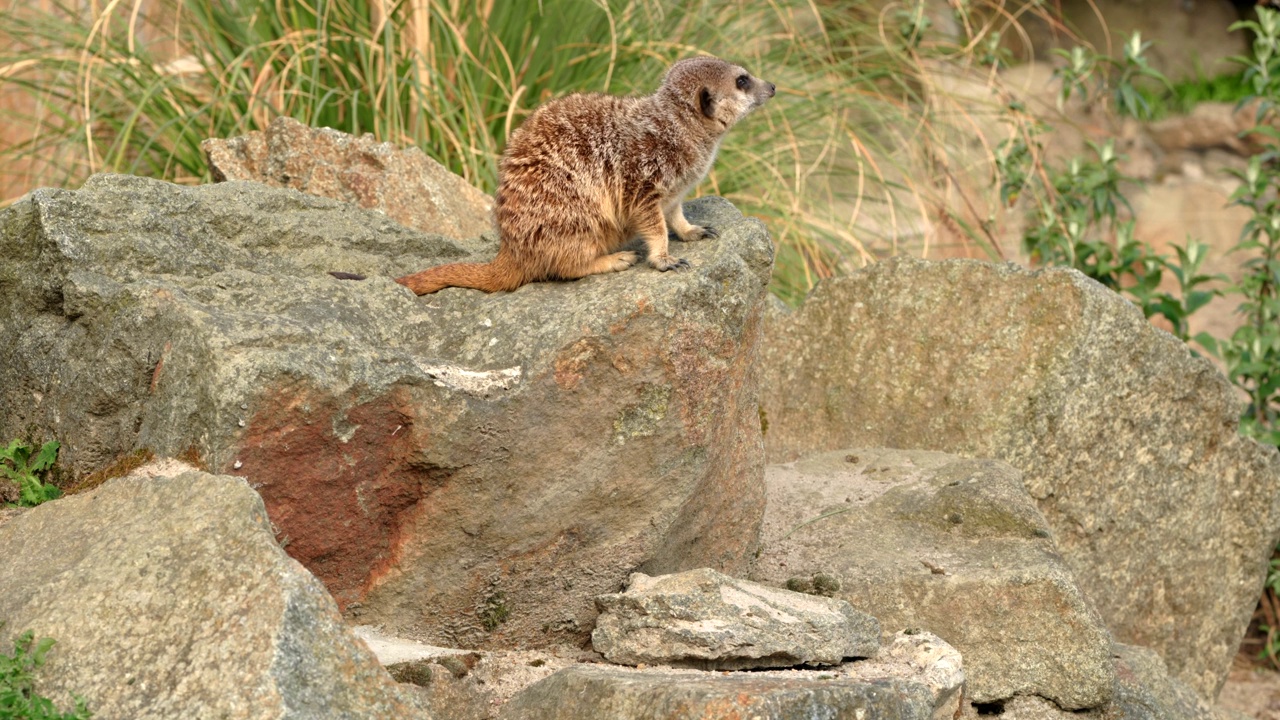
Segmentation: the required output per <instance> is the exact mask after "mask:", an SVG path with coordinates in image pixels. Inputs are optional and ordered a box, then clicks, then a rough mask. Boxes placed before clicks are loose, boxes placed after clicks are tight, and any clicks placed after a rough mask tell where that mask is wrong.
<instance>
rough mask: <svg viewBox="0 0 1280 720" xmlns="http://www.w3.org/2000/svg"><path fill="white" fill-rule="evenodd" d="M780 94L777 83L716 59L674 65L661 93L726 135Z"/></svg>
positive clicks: (682, 61) (689, 59)
mask: <svg viewBox="0 0 1280 720" xmlns="http://www.w3.org/2000/svg"><path fill="white" fill-rule="evenodd" d="M776 91H777V88H776V87H775V86H774V84H773V83H771V82H766V81H764V80H761V79H760V78H758V77H755V76H753V75H752V74H751V73H749V72H747V71H746V69H745V68H743V67H741V66H739V65H734V64H733V63H729V62H725V61H724V60H721V59H719V58H714V57H694V58H687V59H684V60H681V61H679V62H677V63H676V64H675V65H672V66H671V69H670V70H668V71H667V75H666V77H665V78H663V80H662V88H661V89H660V90H659V91H658V92H659V93H660V94H663V95H666V96H668V97H669V98H670V99H672V100H674V101H675V102H676V103H678V104H679V105H681V106H684V107H688V108H690V109H691V110H692V111H693V112H694V113H695V114H696V115H697V116H698V117H700V118H701V120H702V121H703V122H704V123H707V124H709V125H710V126H712V129H713V130H714V131H715V132H716V133H717V134H723V133H725V132H727V131H728V130H729V128H731V127H733V126H734V124H735V123H737V122H738V121H739V120H741V119H742V118H744V117H746V115H747V113H750V112H751V111H752V110H755V109H756V108H758V107H760V106H761V105H763V104H764V102H765V101H766V100H768V99H769V98H771V97H773V94H774V92H776Z"/></svg>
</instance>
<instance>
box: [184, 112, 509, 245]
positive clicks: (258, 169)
mask: <svg viewBox="0 0 1280 720" xmlns="http://www.w3.org/2000/svg"><path fill="white" fill-rule="evenodd" d="M200 147H201V149H203V150H204V153H205V157H206V158H207V159H208V161H209V173H210V174H211V175H212V176H213V179H214V180H215V181H216V182H226V181H228V180H250V181H253V182H260V183H264V184H267V185H272V186H275V187H286V188H293V189H294V190H301V191H302V192H305V193H309V194H311V195H318V196H320V197H327V198H332V199H334V200H343V201H346V202H349V203H354V204H356V205H359V206H360V207H362V208H369V209H371V210H379V211H381V212H383V213H385V214H386V215H387V217H389V218H391V219H392V220H395V221H396V222H398V223H400V224H401V225H404V226H406V227H411V228H414V229H417V230H421V231H423V232H429V233H436V234H438V235H444V236H445V237H450V238H470V237H475V236H478V235H480V234H481V233H483V232H485V231H486V230H489V229H491V228H492V227H493V220H492V216H493V198H491V197H489V196H488V195H486V194H484V193H483V192H481V191H480V190H478V189H476V188H475V187H473V186H472V185H471V184H470V183H468V182H467V181H465V180H463V179H462V178H460V177H458V176H457V175H454V174H453V173H451V172H449V170H448V168H446V167H445V166H443V165H441V164H440V163H438V162H436V161H435V160H432V159H431V158H429V157H427V156H426V155H425V154H424V153H423V152H422V151H421V150H419V149H418V148H416V147H411V148H408V149H403V150H402V149H400V148H397V147H396V146H394V145H392V144H391V143H384V142H377V141H376V140H374V137H373V135H370V134H368V133H366V134H364V135H361V136H359V137H356V136H354V135H348V134H347V133H344V132H339V131H337V130H334V129H332V128H312V127H308V126H306V125H303V124H302V123H300V122H298V121H297V120H294V119H293V118H287V117H278V118H276V119H275V120H272V121H271V124H270V125H268V126H267V129H266V130H265V131H259V130H255V131H253V132H250V133H248V134H247V135H242V136H240V137H234V138H228V139H210V140H205V141H204V142H203V143H201V144H200Z"/></svg>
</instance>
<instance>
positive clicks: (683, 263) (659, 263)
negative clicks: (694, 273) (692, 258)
mask: <svg viewBox="0 0 1280 720" xmlns="http://www.w3.org/2000/svg"><path fill="white" fill-rule="evenodd" d="M649 264H650V265H652V266H653V267H655V268H657V269H659V270H661V271H663V272H666V271H668V270H688V269H689V268H691V267H693V266H692V265H690V264H689V261H688V260H685V259H684V258H677V257H672V256H670V255H658V256H656V257H651V258H649Z"/></svg>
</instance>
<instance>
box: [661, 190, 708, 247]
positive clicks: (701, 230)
mask: <svg viewBox="0 0 1280 720" xmlns="http://www.w3.org/2000/svg"><path fill="white" fill-rule="evenodd" d="M662 214H663V216H664V217H665V219H666V221H667V225H668V226H669V227H670V228H671V230H672V231H673V232H674V233H675V235H676V237H677V238H680V240H682V241H684V242H693V241H695V240H711V239H714V238H718V237H720V233H719V231H717V230H716V229H715V228H712V227H702V226H700V225H694V224H693V223H691V222H689V221H688V220H687V219H685V216H684V198H683V197H678V198H676V199H675V200H673V201H671V202H669V203H668V204H667V206H666V207H664V208H663V209H662Z"/></svg>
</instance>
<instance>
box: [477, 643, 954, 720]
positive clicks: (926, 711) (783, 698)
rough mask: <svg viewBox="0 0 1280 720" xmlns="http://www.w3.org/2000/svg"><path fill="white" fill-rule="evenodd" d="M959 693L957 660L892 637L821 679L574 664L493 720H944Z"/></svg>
mask: <svg viewBox="0 0 1280 720" xmlns="http://www.w3.org/2000/svg"><path fill="white" fill-rule="evenodd" d="M963 688H964V672H963V671H962V670H961V667H960V655H959V653H957V652H956V651H955V650H954V649H953V648H951V647H950V646H948V645H947V644H946V643H945V642H942V641H941V640H939V639H938V638H937V637H935V636H933V635H929V634H927V633H920V634H916V635H904V634H901V633H900V634H897V635H895V636H894V637H893V638H891V640H890V641H889V642H888V643H887V644H886V646H885V647H884V648H882V649H881V652H880V654H879V655H877V657H876V658H874V659H872V660H864V661H858V662H850V663H845V664H843V665H840V666H837V667H834V668H830V669H826V670H823V671H821V672H819V671H815V670H757V671H752V672H727V673H722V672H716V673H713V672H701V671H697V670H679V669H650V670H633V669H630V668H619V667H605V666H599V665H575V666H571V667H568V668H565V669H564V670H560V671H559V672H556V673H555V674H554V675H552V676H551V677H548V678H547V679H545V680H542V681H540V682H538V683H536V684H534V685H532V686H531V687H529V688H528V689H526V690H524V691H523V692H521V693H519V694H517V695H516V696H515V697H513V698H512V699H511V701H510V702H508V703H507V704H506V705H505V706H504V707H503V709H502V713H501V715H500V717H502V718H504V719H506V720H579V719H580V718H611V719H612V720H668V719H669V718H756V719H758V720H792V719H793V718H850V719H854V718H868V719H870V718H875V719H876V720H953V718H956V717H957V716H958V713H959V711H960V705H961V699H962V695H963Z"/></svg>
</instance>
